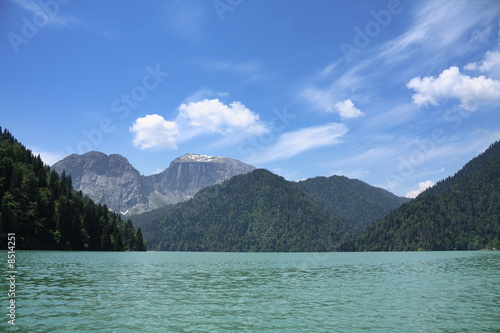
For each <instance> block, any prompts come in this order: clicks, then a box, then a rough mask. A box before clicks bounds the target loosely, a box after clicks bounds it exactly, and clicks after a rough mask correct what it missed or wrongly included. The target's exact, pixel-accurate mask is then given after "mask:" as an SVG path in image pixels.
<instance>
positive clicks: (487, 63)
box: [464, 51, 500, 73]
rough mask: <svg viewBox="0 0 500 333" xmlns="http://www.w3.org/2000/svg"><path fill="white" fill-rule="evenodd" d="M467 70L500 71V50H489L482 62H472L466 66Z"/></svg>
mask: <svg viewBox="0 0 500 333" xmlns="http://www.w3.org/2000/svg"><path fill="white" fill-rule="evenodd" d="M464 69H465V70H470V71H475V70H479V71H480V72H483V73H484V72H493V73H500V52H497V51H493V52H491V51H488V52H486V55H485V56H484V59H483V61H481V62H471V63H469V64H467V65H465V66H464Z"/></svg>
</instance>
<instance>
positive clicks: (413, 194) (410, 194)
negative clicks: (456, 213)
mask: <svg viewBox="0 0 500 333" xmlns="http://www.w3.org/2000/svg"><path fill="white" fill-rule="evenodd" d="M434 185H435V184H434V183H433V182H432V181H431V180H426V181H425V182H419V183H418V190H414V191H410V192H408V193H406V195H405V197H407V198H412V199H415V198H416V197H417V196H418V195H419V194H420V193H422V192H423V191H425V190H426V189H428V188H429V187H432V186H434Z"/></svg>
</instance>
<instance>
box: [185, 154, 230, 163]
mask: <svg viewBox="0 0 500 333" xmlns="http://www.w3.org/2000/svg"><path fill="white" fill-rule="evenodd" d="M222 160H224V157H214V156H208V155H198V154H193V153H188V154H186V155H184V156H181V157H178V158H176V161H177V162H220V161H222Z"/></svg>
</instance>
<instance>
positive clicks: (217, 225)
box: [141, 169, 350, 252]
mask: <svg viewBox="0 0 500 333" xmlns="http://www.w3.org/2000/svg"><path fill="white" fill-rule="evenodd" d="M143 223H144V221H143ZM141 226H142V228H143V230H144V235H145V238H146V239H147V240H148V247H149V249H150V250H169V251H277V252H292V251H333V250H336V249H337V248H338V246H339V242H340V240H341V239H343V238H345V237H347V236H348V235H350V229H349V227H348V225H347V224H346V223H344V222H341V221H340V220H338V219H337V218H335V217H334V216H333V215H332V214H330V213H329V212H328V211H327V210H325V209H323V208H322V207H321V206H320V205H319V204H318V203H316V202H314V201H313V200H311V199H310V198H309V197H307V196H306V195H305V194H304V193H303V192H302V191H301V190H300V189H299V188H298V187H297V186H296V185H295V184H294V183H291V182H288V181H286V180H285V179H284V178H283V177H280V176H277V175H275V174H273V173H271V172H269V171H267V170H262V169H259V170H255V171H253V172H251V173H248V174H245V175H239V176H235V177H233V178H231V179H229V180H226V181H224V182H223V183H222V184H219V185H214V186H211V187H209V188H206V189H203V190H201V191H200V192H198V193H197V194H196V195H195V196H194V197H193V198H192V199H191V200H189V201H187V202H183V203H179V204H177V205H175V206H173V207H172V208H171V209H170V210H167V211H165V215H164V216H163V217H162V218H159V219H158V220H155V221H151V222H149V223H146V224H142V225H141Z"/></svg>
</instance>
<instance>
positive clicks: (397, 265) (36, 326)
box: [0, 251, 500, 332]
mask: <svg viewBox="0 0 500 333" xmlns="http://www.w3.org/2000/svg"><path fill="white" fill-rule="evenodd" d="M1 253H2V254H5V256H4V257H5V258H6V257H7V253H6V252H1ZM16 259H17V270H18V274H17V280H16V296H17V298H16V305H17V309H16V321H15V322H16V325H15V326H12V325H10V324H8V323H7V321H8V317H7V316H6V314H7V312H8V310H7V308H6V307H7V306H8V304H9V303H8V302H9V299H8V297H7V291H8V290H7V289H8V283H7V282H5V283H2V289H1V290H0V292H1V294H2V295H3V296H2V297H3V298H2V299H3V301H2V304H3V305H5V306H4V307H3V308H4V312H5V315H3V316H2V317H3V318H4V319H3V322H2V323H1V326H0V328H1V329H2V330H12V331H14V330H17V331H18V332H471V331H474V332H500V252H410V253H326V254H325V253H324V254H313V253H175V252H146V253H103V252H44V251H33V252H19V251H18V252H17V253H16ZM5 265H7V259H5ZM6 272H7V268H5V273H4V274H5V275H7V273H6Z"/></svg>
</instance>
